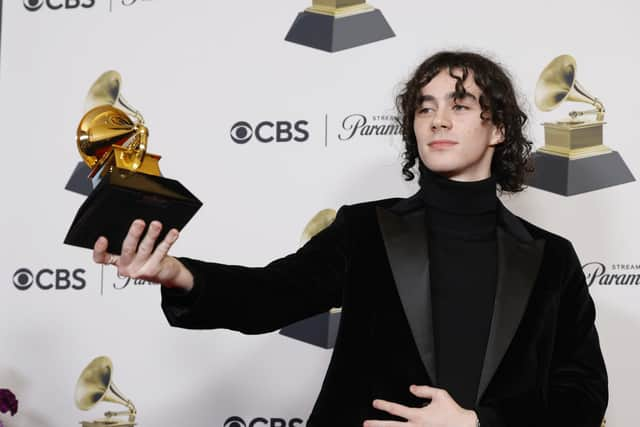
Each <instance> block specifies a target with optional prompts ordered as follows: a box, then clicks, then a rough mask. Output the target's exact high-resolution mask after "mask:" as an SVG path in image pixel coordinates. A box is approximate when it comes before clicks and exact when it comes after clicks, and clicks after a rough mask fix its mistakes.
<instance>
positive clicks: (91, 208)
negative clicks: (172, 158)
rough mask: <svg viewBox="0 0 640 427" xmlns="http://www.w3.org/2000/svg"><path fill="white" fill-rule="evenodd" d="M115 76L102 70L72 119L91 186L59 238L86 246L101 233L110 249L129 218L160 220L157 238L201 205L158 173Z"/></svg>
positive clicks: (140, 122)
mask: <svg viewBox="0 0 640 427" xmlns="http://www.w3.org/2000/svg"><path fill="white" fill-rule="evenodd" d="M121 82H122V78H121V77H120V74H119V73H118V72H116V71H107V72H106V73H104V74H102V75H101V76H100V77H99V78H98V79H97V80H96V82H95V83H94V84H93V85H92V86H91V89H90V90H89V94H88V95H87V99H86V109H87V110H88V111H87V112H86V114H85V115H84V116H83V117H82V119H81V120H80V124H79V125H78V129H77V134H76V145H77V148H78V151H79V152H80V156H81V158H82V160H83V161H84V163H85V164H86V166H87V167H88V168H89V169H90V173H89V177H88V178H89V179H90V180H91V183H92V187H93V189H92V190H91V192H90V194H89V195H88V197H87V199H86V200H85V202H84V203H83V204H82V206H81V207H80V209H79V210H78V213H77V214H76V217H75V218H74V220H73V222H72V224H71V228H70V229H69V232H68V234H67V236H66V238H65V240H64V242H65V243H66V244H70V245H74V246H80V247H84V248H89V249H91V248H93V245H94V243H95V241H96V239H97V238H98V237H99V236H106V237H107V239H108V240H109V249H108V250H109V252H111V253H115V254H119V253H120V249H121V248H120V246H121V244H122V241H123V239H124V237H125V235H126V234H127V231H128V229H129V226H130V225H131V223H132V222H133V221H134V220H135V219H137V218H141V219H143V220H145V222H146V223H147V224H148V223H149V222H151V221H153V220H158V221H160V222H162V224H163V226H164V227H163V230H162V234H161V235H160V237H159V238H158V242H160V241H161V240H162V239H163V238H164V235H165V234H166V233H167V232H168V231H169V230H170V229H171V228H177V229H182V228H183V227H184V226H185V225H186V224H187V222H188V221H189V220H190V219H191V217H193V215H194V214H195V213H196V211H197V210H198V209H199V208H200V206H202V203H201V202H200V201H199V200H198V199H197V198H196V197H195V196H194V195H193V194H191V193H190V192H189V190H187V189H186V188H185V187H184V186H183V185H182V184H180V183H179V182H178V181H176V180H173V179H169V178H166V177H163V176H161V173H160V168H159V165H158V161H159V160H160V156H159V155H157V154H152V153H150V152H148V151H147V147H148V140H149V129H148V128H147V127H146V126H145V121H144V118H143V117H142V114H141V113H140V112H139V111H138V110H136V109H135V108H133V107H131V106H130V105H129V104H128V103H127V102H126V100H125V99H124V97H123V96H122V94H121V86H122V84H121ZM78 169H79V168H76V171H78Z"/></svg>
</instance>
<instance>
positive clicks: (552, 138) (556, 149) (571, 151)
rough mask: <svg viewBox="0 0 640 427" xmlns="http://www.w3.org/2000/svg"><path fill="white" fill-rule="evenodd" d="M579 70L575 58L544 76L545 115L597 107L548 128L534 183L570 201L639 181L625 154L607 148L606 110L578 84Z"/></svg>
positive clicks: (540, 98) (541, 100)
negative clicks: (570, 107) (566, 106)
mask: <svg viewBox="0 0 640 427" xmlns="http://www.w3.org/2000/svg"><path fill="white" fill-rule="evenodd" d="M576 68H577V67H576V61H575V59H574V58H573V57H572V56H570V55H561V56H558V57H557V58H555V59H554V60H553V61H551V63H549V65H547V66H546V67H545V69H544V70H543V71H542V73H541V74H540V78H539V79H538V84H537V86H536V94H535V100H536V106H537V107H538V108H539V109H540V110H542V111H551V110H553V109H555V108H556V107H558V106H559V105H560V104H562V103H564V102H567V101H573V102H584V103H587V104H591V105H592V106H593V109H591V110H587V111H572V112H570V113H569V117H567V118H566V119H563V120H560V121H557V122H552V123H544V124H543V125H544V137H545V144H544V146H543V147H541V148H539V149H538V150H537V151H536V153H535V155H534V161H535V172H534V173H533V174H532V176H531V177H530V178H529V182H528V184H529V185H531V186H532V187H535V188H539V189H542V190H546V191H550V192H552V193H556V194H561V195H564V196H571V195H574V194H580V193H587V192H589V191H594V190H598V189H601V188H605V187H611V186H614V185H619V184H624V183H627V182H631V181H635V179H634V177H633V175H632V174H631V171H630V170H629V168H628V167H627V165H626V164H625V163H624V160H622V157H621V156H620V154H618V152H616V151H613V150H612V149H611V148H609V147H607V146H605V145H604V144H603V138H602V128H603V125H604V124H605V121H604V113H605V109H604V105H603V104H602V101H600V100H599V99H598V98H596V97H594V96H593V95H591V94H589V93H588V92H587V91H586V89H585V88H584V87H583V86H582V85H581V84H580V83H579V82H578V80H577V79H576Z"/></svg>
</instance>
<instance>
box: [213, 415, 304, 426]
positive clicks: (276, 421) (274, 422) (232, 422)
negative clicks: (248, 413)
mask: <svg viewBox="0 0 640 427" xmlns="http://www.w3.org/2000/svg"><path fill="white" fill-rule="evenodd" d="M302 423H303V421H302V420H301V419H300V418H292V419H290V420H289V421H287V420H284V419H282V418H270V419H266V418H262V417H258V418H254V419H253V420H251V421H249V422H248V423H246V422H245V421H244V420H243V419H242V418H240V417H229V418H228V419H227V421H225V422H224V425H223V427H259V426H260V427H297V426H299V425H301V424H302Z"/></svg>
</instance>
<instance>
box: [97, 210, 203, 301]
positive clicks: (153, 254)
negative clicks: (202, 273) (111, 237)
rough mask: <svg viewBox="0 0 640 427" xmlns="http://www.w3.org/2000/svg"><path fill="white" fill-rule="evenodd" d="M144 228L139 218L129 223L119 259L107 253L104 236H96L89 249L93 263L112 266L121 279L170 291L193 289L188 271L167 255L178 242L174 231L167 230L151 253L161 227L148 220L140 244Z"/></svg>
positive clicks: (158, 223) (106, 243)
mask: <svg viewBox="0 0 640 427" xmlns="http://www.w3.org/2000/svg"><path fill="white" fill-rule="evenodd" d="M145 226H146V224H145V223H144V221H143V220H141V219H137V220H135V221H133V223H131V227H130V228H129V232H128V233H127V236H126V237H125V239H124V242H123V243H122V253H121V254H120V256H117V255H113V254H110V253H108V252H107V247H108V245H109V242H108V241H107V239H106V238H105V237H99V238H98V240H96V243H95V245H94V247H93V260H94V261H95V262H96V263H98V264H112V265H115V266H116V267H117V268H118V274H119V275H121V276H126V277H131V278H133V279H142V280H148V281H150V282H154V283H160V284H162V285H163V286H166V287H170V288H181V289H184V290H190V289H191V288H192V287H193V276H192V275H191V272H190V271H189V270H187V269H186V267H185V266H184V265H183V264H182V263H181V262H180V261H178V260H177V259H175V258H173V257H171V256H168V255H167V253H168V252H169V249H170V248H171V246H172V245H173V244H174V243H175V242H176V240H178V235H179V233H178V230H176V229H171V230H170V231H169V232H168V233H167V235H166V236H165V238H164V240H162V242H160V243H159V244H158V246H157V247H156V248H155V250H154V249H153V247H154V246H155V243H156V240H157V239H158V236H159V235H160V231H161V230H162V224H161V223H160V222H158V221H152V222H151V224H150V225H149V230H148V231H147V234H146V235H145V236H144V238H143V239H142V241H140V238H141V237H142V233H143V232H144V229H145ZM138 242H139V243H140V244H139V245H138ZM136 248H137V250H136Z"/></svg>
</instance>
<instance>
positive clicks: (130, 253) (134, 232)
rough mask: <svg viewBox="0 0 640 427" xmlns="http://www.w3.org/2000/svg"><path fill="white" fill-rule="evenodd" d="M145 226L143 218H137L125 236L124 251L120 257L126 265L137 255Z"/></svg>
mask: <svg viewBox="0 0 640 427" xmlns="http://www.w3.org/2000/svg"><path fill="white" fill-rule="evenodd" d="M144 227H145V223H144V221H143V220H141V219H136V220H135V221H133V222H132V223H131V227H129V232H128V233H127V237H125V238H124V242H122V251H121V253H120V259H121V260H122V263H123V264H124V265H128V264H129V263H131V260H132V259H133V257H134V256H135V254H136V249H137V248H138V242H139V241H140V236H142V232H143V231H144Z"/></svg>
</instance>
